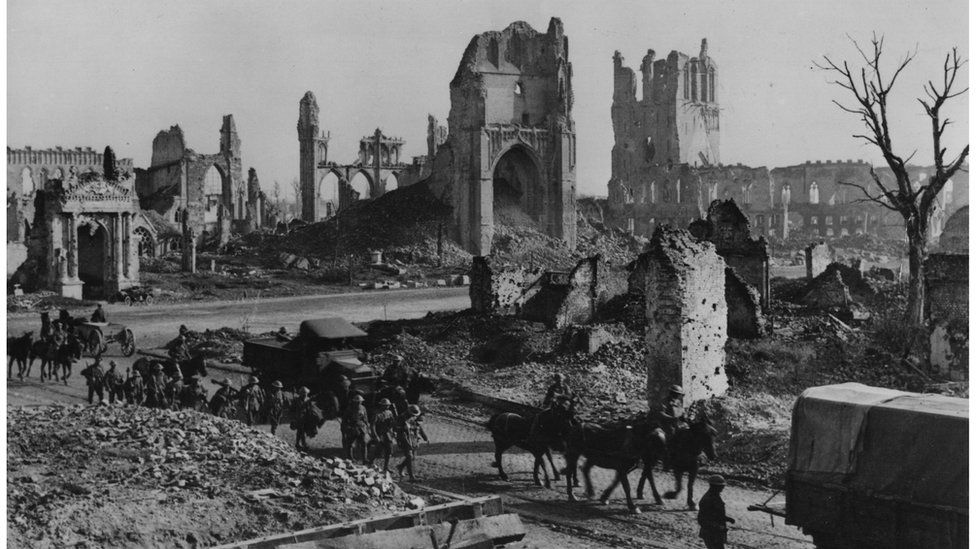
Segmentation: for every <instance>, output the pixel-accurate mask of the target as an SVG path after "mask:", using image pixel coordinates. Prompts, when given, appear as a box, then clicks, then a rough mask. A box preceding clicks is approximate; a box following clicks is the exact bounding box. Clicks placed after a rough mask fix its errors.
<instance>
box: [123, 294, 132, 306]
mask: <svg viewBox="0 0 976 549" xmlns="http://www.w3.org/2000/svg"><path fill="white" fill-rule="evenodd" d="M122 302H123V303H125V304H126V305H128V306H129V307H131V306H132V298H131V297H129V296H125V299H123V300H122Z"/></svg>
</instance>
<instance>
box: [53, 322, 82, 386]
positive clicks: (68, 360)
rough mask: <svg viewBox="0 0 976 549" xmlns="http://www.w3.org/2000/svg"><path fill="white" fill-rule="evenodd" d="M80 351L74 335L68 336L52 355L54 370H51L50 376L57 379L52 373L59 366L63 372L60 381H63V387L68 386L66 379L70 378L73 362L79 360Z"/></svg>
mask: <svg viewBox="0 0 976 549" xmlns="http://www.w3.org/2000/svg"><path fill="white" fill-rule="evenodd" d="M82 349H83V347H82V345H81V341H80V340H79V339H78V338H77V337H75V335H74V334H70V335H68V337H67V338H66V339H65V340H64V343H63V344H61V347H59V348H58V350H57V352H55V355H54V366H53V368H54V370H52V375H54V377H55V379H57V375H56V374H55V373H54V371H55V370H57V367H58V366H60V367H61V368H62V371H63V372H64V374H63V375H62V377H61V381H63V382H64V384H65V385H67V384H68V378H69V377H71V369H72V367H73V366H74V364H75V362H77V361H79V360H81V353H82Z"/></svg>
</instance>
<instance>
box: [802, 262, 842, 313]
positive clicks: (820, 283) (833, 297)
mask: <svg viewBox="0 0 976 549" xmlns="http://www.w3.org/2000/svg"><path fill="white" fill-rule="evenodd" d="M802 301H803V304H804V305H807V306H808V307H816V308H819V309H835V308H846V307H848V306H850V304H851V303H852V302H853V299H851V291H850V289H849V288H848V287H847V284H844V281H843V280H842V279H841V276H840V272H838V271H830V272H826V271H825V272H823V273H821V274H820V276H818V277H817V278H815V279H813V281H812V282H811V283H810V286H809V288H808V290H807V293H806V295H804V296H803V299H802Z"/></svg>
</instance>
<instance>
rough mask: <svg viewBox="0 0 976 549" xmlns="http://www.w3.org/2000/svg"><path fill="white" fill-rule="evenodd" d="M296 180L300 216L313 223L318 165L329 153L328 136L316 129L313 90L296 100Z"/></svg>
mask: <svg viewBox="0 0 976 549" xmlns="http://www.w3.org/2000/svg"><path fill="white" fill-rule="evenodd" d="M298 144H299V167H298V173H299V177H298V182H299V188H300V189H301V202H302V220H303V221H306V222H308V223H315V222H316V221H318V220H319V218H320V215H319V211H318V210H319V200H318V189H317V188H316V187H317V186H318V179H319V178H318V166H319V165H320V164H324V163H325V162H326V159H327V158H328V155H329V138H328V137H326V136H325V134H323V133H320V131H319V105H318V103H317V102H316V101H315V94H314V93H312V92H311V91H307V92H305V96H304V97H302V100H301V101H300V102H299V103H298Z"/></svg>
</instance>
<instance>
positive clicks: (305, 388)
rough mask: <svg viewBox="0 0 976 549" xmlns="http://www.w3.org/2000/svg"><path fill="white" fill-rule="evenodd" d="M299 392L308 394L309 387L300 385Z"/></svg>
mask: <svg viewBox="0 0 976 549" xmlns="http://www.w3.org/2000/svg"><path fill="white" fill-rule="evenodd" d="M298 394H300V395H307V394H308V387H299V388H298Z"/></svg>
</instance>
